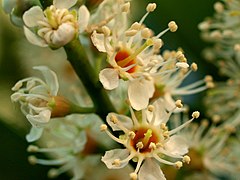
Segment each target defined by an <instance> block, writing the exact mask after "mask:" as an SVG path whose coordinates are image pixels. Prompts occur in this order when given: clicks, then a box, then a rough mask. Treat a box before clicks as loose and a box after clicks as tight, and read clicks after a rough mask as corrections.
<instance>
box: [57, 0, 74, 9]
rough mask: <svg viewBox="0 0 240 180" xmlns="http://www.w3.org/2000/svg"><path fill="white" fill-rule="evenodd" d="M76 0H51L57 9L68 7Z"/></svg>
mask: <svg viewBox="0 0 240 180" xmlns="http://www.w3.org/2000/svg"><path fill="white" fill-rule="evenodd" d="M76 2H77V0H53V5H54V6H55V7H56V8H57V9H69V8H70V7H72V6H73V5H75V4H76Z"/></svg>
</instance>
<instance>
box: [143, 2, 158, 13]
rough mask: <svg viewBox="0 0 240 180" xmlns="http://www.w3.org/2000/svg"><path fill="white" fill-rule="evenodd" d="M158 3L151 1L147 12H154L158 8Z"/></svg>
mask: <svg viewBox="0 0 240 180" xmlns="http://www.w3.org/2000/svg"><path fill="white" fill-rule="evenodd" d="M156 7H157V5H156V3H149V4H148V5H147V8H146V11H147V12H153V11H154V10H155V9H156Z"/></svg>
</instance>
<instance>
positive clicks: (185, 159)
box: [182, 155, 191, 164]
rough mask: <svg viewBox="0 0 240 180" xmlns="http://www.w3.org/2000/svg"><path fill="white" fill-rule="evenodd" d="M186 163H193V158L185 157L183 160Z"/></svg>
mask: <svg viewBox="0 0 240 180" xmlns="http://www.w3.org/2000/svg"><path fill="white" fill-rule="evenodd" d="M182 161H183V162H184V163H187V164H189V163H190V161H191V158H190V157H189V156H187V155H186V156H184V157H183V160H182Z"/></svg>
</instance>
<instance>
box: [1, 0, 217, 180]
mask: <svg viewBox="0 0 240 180" xmlns="http://www.w3.org/2000/svg"><path fill="white" fill-rule="evenodd" d="M148 2H156V3H157V5H158V8H157V9H156V10H155V12H153V13H152V14H150V15H149V16H148V18H147V19H146V21H145V23H146V24H147V25H148V26H149V27H150V28H152V29H153V30H154V31H155V32H156V33H158V32H160V31H162V30H163V29H165V28H166V27H167V24H168V22H169V21H171V20H174V21H176V22H177V24H178V26H179V29H178V31H177V32H176V33H171V32H168V33H167V34H165V35H164V36H163V40H164V42H165V45H164V47H163V48H164V49H170V50H176V49H177V48H179V47H181V48H183V50H184V51H185V55H186V57H187V58H188V60H189V62H197V63H198V66H199V70H198V71H197V72H196V73H193V74H192V75H191V77H190V78H189V81H194V80H197V79H201V78H203V77H204V75H206V74H211V75H215V74H216V68H215V67H214V66H213V65H212V64H209V63H207V62H206V61H205V60H204V59H203V57H202V56H201V51H202V49H203V48H204V47H206V43H204V42H203V41H202V40H201V39H200V34H199V30H198V29H197V25H198V23H200V22H201V21H202V20H203V19H204V18H205V17H206V16H211V15H212V14H213V3H214V2H215V1H214V0H204V1H196V0H184V1H179V0H167V1H166V0H158V1H144V0H135V3H136V4H135V5H133V7H132V8H134V12H135V13H136V16H135V17H134V18H133V17H132V19H139V18H141V16H142V15H143V14H144V13H145V6H146V5H147V3H148ZM38 51H41V53H45V50H41V48H38V47H34V46H32V45H30V44H29V43H28V42H27V41H26V40H25V38H24V35H23V32H22V29H21V28H17V27H15V26H13V25H12V24H11V23H10V20H9V17H8V16H7V15H6V14H5V13H4V12H3V10H2V9H0V143H1V145H0V147H1V148H0V161H1V162H0V179H2V180H4V179H8V180H11V179H24V180H27V179H47V171H48V169H49V168H48V167H44V166H38V165H35V166H32V165H29V164H28V161H27V157H28V153H27V152H26V148H27V146H28V144H27V142H26V141H25V134H26V133H27V132H28V130H29V124H28V122H27V120H26V119H25V118H24V116H23V115H22V114H21V113H20V112H19V111H18V108H16V107H14V105H13V104H12V103H11V100H10V95H11V93H12V92H11V87H12V86H13V85H14V83H15V82H16V81H17V80H19V79H22V78H24V77H27V76H28V73H29V71H26V67H25V66H28V67H27V68H30V66H29V64H32V63H31V62H30V61H31V58H32V57H34V54H35V56H36V57H37V56H39V54H38ZM46 51H47V53H49V50H46ZM28 53H29V54H31V56H28ZM51 53H54V52H52V51H51V52H50V54H51ZM30 57H31V58H30ZM43 58H46V56H44V57H43ZM38 59H41V58H39V57H38ZM45 62H46V61H45ZM38 63H39V64H41V62H38ZM45 64H46V63H45ZM203 96H204V93H201V94H198V95H196V96H194V97H191V98H187V99H186V100H185V101H186V102H185V103H187V104H190V106H191V108H192V109H194V110H200V111H201V113H202V114H203V115H204V107H203V105H202V97H203ZM58 179H67V176H66V175H63V176H60V177H59V178H58Z"/></svg>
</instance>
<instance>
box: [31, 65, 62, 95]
mask: <svg viewBox="0 0 240 180" xmlns="http://www.w3.org/2000/svg"><path fill="white" fill-rule="evenodd" d="M33 69H37V70H39V71H41V72H42V74H43V76H44V78H45V80H46V83H47V85H48V86H49V89H50V94H51V95H52V96H56V95H57V93H58V89H59V84H58V78H57V75H56V74H55V72H53V71H52V70H50V69H49V68H48V67H47V66H34V67H33Z"/></svg>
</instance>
